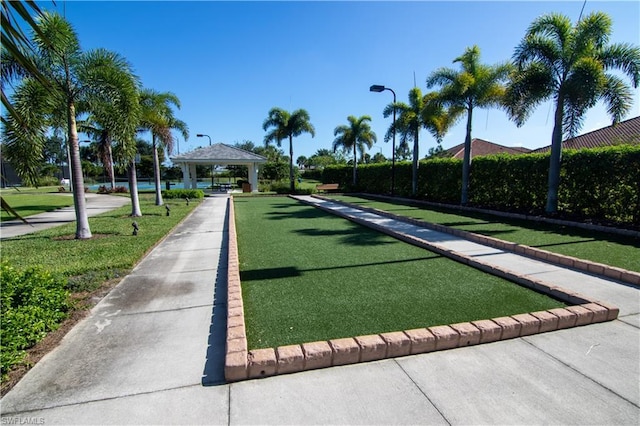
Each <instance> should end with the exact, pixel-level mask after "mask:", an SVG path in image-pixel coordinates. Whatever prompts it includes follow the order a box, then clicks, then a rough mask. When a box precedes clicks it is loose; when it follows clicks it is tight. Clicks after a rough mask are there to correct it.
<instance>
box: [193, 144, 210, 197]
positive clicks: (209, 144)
mask: <svg viewBox="0 0 640 426" xmlns="http://www.w3.org/2000/svg"><path fill="white" fill-rule="evenodd" d="M205 136H206V137H208V138H209V146H211V136H209V135H203V134H201V133H198V134H197V135H196V137H198V138H203V137H205ZM211 191H213V164H212V165H211Z"/></svg>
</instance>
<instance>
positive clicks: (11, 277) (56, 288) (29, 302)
mask: <svg viewBox="0 0 640 426" xmlns="http://www.w3.org/2000/svg"><path fill="white" fill-rule="evenodd" d="M0 278H1V280H2V294H1V296H0V297H1V300H2V307H1V311H2V318H1V319H0V324H1V325H0V333H1V338H0V362H1V365H0V368H1V371H2V375H3V376H4V375H5V374H6V373H7V372H8V371H9V369H11V367H12V366H14V365H16V364H18V363H20V362H21V361H22V360H23V358H24V355H25V349H28V348H30V347H32V346H33V345H35V344H36V343H38V342H39V341H40V340H42V339H43V338H44V337H45V336H46V334H47V332H49V331H52V330H55V329H57V328H58V326H59V324H60V322H62V320H64V319H65V318H66V316H67V310H68V309H69V292H68V291H67V289H66V282H65V280H64V279H63V278H61V277H60V276H55V275H53V274H51V273H50V272H48V271H45V270H43V269H41V268H39V267H30V268H28V269H25V270H22V271H21V270H17V269H15V268H13V267H12V266H10V265H9V264H7V263H5V262H3V263H2V264H0Z"/></svg>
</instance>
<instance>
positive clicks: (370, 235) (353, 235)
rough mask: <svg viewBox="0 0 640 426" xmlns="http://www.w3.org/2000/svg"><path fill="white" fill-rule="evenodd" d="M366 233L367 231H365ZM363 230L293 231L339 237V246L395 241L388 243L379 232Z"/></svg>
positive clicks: (369, 244) (385, 243) (313, 229)
mask: <svg viewBox="0 0 640 426" xmlns="http://www.w3.org/2000/svg"><path fill="white" fill-rule="evenodd" d="M367 231H368V230H367ZM367 231H365V230H364V229H362V228H360V229H358V228H352V229H335V230H331V229H317V228H307V229H298V230H296V231H294V232H295V233H297V234H301V235H304V236H308V237H336V236H341V237H342V238H341V242H340V243H341V244H345V245H351V246H373V245H387V244H395V243H396V242H395V241H389V237H387V236H386V235H385V234H382V233H380V232H367Z"/></svg>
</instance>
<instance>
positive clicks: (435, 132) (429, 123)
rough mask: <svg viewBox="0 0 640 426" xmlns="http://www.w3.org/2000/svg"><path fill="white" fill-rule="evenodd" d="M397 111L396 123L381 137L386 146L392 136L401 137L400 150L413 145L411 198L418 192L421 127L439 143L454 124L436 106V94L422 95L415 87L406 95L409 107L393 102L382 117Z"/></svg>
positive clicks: (453, 113)
mask: <svg viewBox="0 0 640 426" xmlns="http://www.w3.org/2000/svg"><path fill="white" fill-rule="evenodd" d="M394 109H395V111H396V114H397V119H396V121H395V123H393V124H391V126H390V127H389V129H388V130H387V133H386V135H385V137H384V140H385V142H387V141H389V139H391V138H392V136H393V134H394V132H395V133H396V134H397V135H400V144H399V147H406V146H408V144H409V142H413V155H412V157H413V174H412V179H411V194H412V195H414V196H415V195H416V193H417V191H418V164H419V163H418V162H419V158H420V154H419V143H418V142H419V136H420V130H421V129H422V128H423V127H424V128H425V129H427V130H428V131H429V133H431V135H432V136H433V137H435V138H436V141H437V142H438V143H440V142H441V141H442V137H443V136H444V134H445V133H446V131H447V129H448V128H449V126H450V125H451V124H452V123H453V122H454V121H455V117H456V113H455V111H453V110H452V111H451V112H448V111H446V110H445V109H444V108H443V107H442V105H441V104H440V102H439V98H438V95H437V93H435V92H431V93H427V94H426V95H424V96H423V95H422V91H421V90H420V89H419V88H417V87H414V88H413V89H411V90H410V91H409V104H405V103H404V102H396V103H393V102H392V103H391V104H389V105H387V106H386V107H385V109H384V112H383V114H384V117H388V116H390V115H391V114H392V113H393V111H394Z"/></svg>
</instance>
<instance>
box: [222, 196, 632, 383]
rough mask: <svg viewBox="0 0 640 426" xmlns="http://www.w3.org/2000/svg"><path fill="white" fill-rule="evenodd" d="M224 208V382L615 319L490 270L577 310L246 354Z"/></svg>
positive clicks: (561, 293)
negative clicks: (225, 295) (225, 316)
mask: <svg viewBox="0 0 640 426" xmlns="http://www.w3.org/2000/svg"><path fill="white" fill-rule="evenodd" d="M228 203H229V204H228V211H229V215H228V229H229V256H228V265H227V270H228V277H227V278H228V297H227V306H228V314H227V315H228V317H227V318H228V320H227V340H226V357H225V371H224V373H225V379H226V380H227V381H228V382H236V381H240V380H246V379H255V378H260V377H268V376H273V375H279V374H288V373H296V372H300V371H305V370H312V369H316V368H326V367H332V366H339V365H347V364H355V363H359V362H366V361H373V360H380V359H385V358H395V357H400V356H406V355H413V354H420V353H427V352H433V351H438V350H446V349H453V348H458V347H464V346H470V345H476V344H482V343H489V342H495V341H498V340H506V339H512V338H516V337H521V336H527V335H531V334H536V333H544V332H548V331H554V330H559V329H563V328H570V327H576V326H581V325H587V324H591V323H596V322H602V321H611V320H614V319H616V318H617V317H618V313H619V310H618V308H616V307H615V306H611V305H609V304H607V303H603V302H599V301H595V300H590V299H587V298H585V297H583V296H580V295H576V294H574V293H572V292H569V291H566V290H564V289H561V288H559V287H555V286H552V285H548V284H545V283H544V282H541V281H537V280H530V279H527V278H525V277H520V276H518V275H517V274H515V273H514V272H511V271H508V270H501V269H499V268H493V267H491V268H485V269H484V270H486V271H487V272H489V273H495V274H498V275H500V276H503V277H505V278H508V279H512V280H513V281H515V282H516V283H518V284H520V285H525V286H527V287H530V288H532V289H534V290H536V291H539V292H545V293H547V294H551V295H553V296H554V297H558V298H560V299H561V300H563V301H565V302H568V303H574V302H576V301H577V302H578V304H577V305H575V306H569V307H567V308H556V309H550V310H547V311H539V312H531V313H525V314H518V315H512V316H508V317H501V318H493V319H488V320H480V321H472V322H466V323H459V324H451V325H439V326H434V327H428V328H418V329H414V330H405V331H397V332H391V333H382V334H379V335H369V336H356V337H353V338H343V339H334V340H329V341H322V342H311V343H303V344H300V345H290V346H280V347H277V348H266V349H256V350H251V351H248V350H247V337H246V331H245V322H244V307H243V304H242V288H241V283H240V271H239V267H238V244H237V234H236V228H235V214H234V207H233V197H229V201H228ZM332 213H334V214H335V212H332ZM380 230H381V229H380ZM399 237H400V238H401V239H405V238H406V239H411V241H409V242H411V243H412V244H415V243H417V241H415V238H412V237H411V238H410V237H408V236H404V238H403V236H399ZM406 239H405V240H406ZM430 249H433V247H430ZM439 252H441V254H443V255H445V256H449V257H452V258H455V259H456V260H460V261H463V262H464V263H468V264H471V263H474V262H477V261H476V260H474V259H470V258H469V257H468V256H465V255H462V254H460V253H454V252H451V251H446V250H442V249H440V251H439ZM472 266H476V267H477V265H472ZM485 267H486V265H485ZM572 301H574V302H572Z"/></svg>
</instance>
